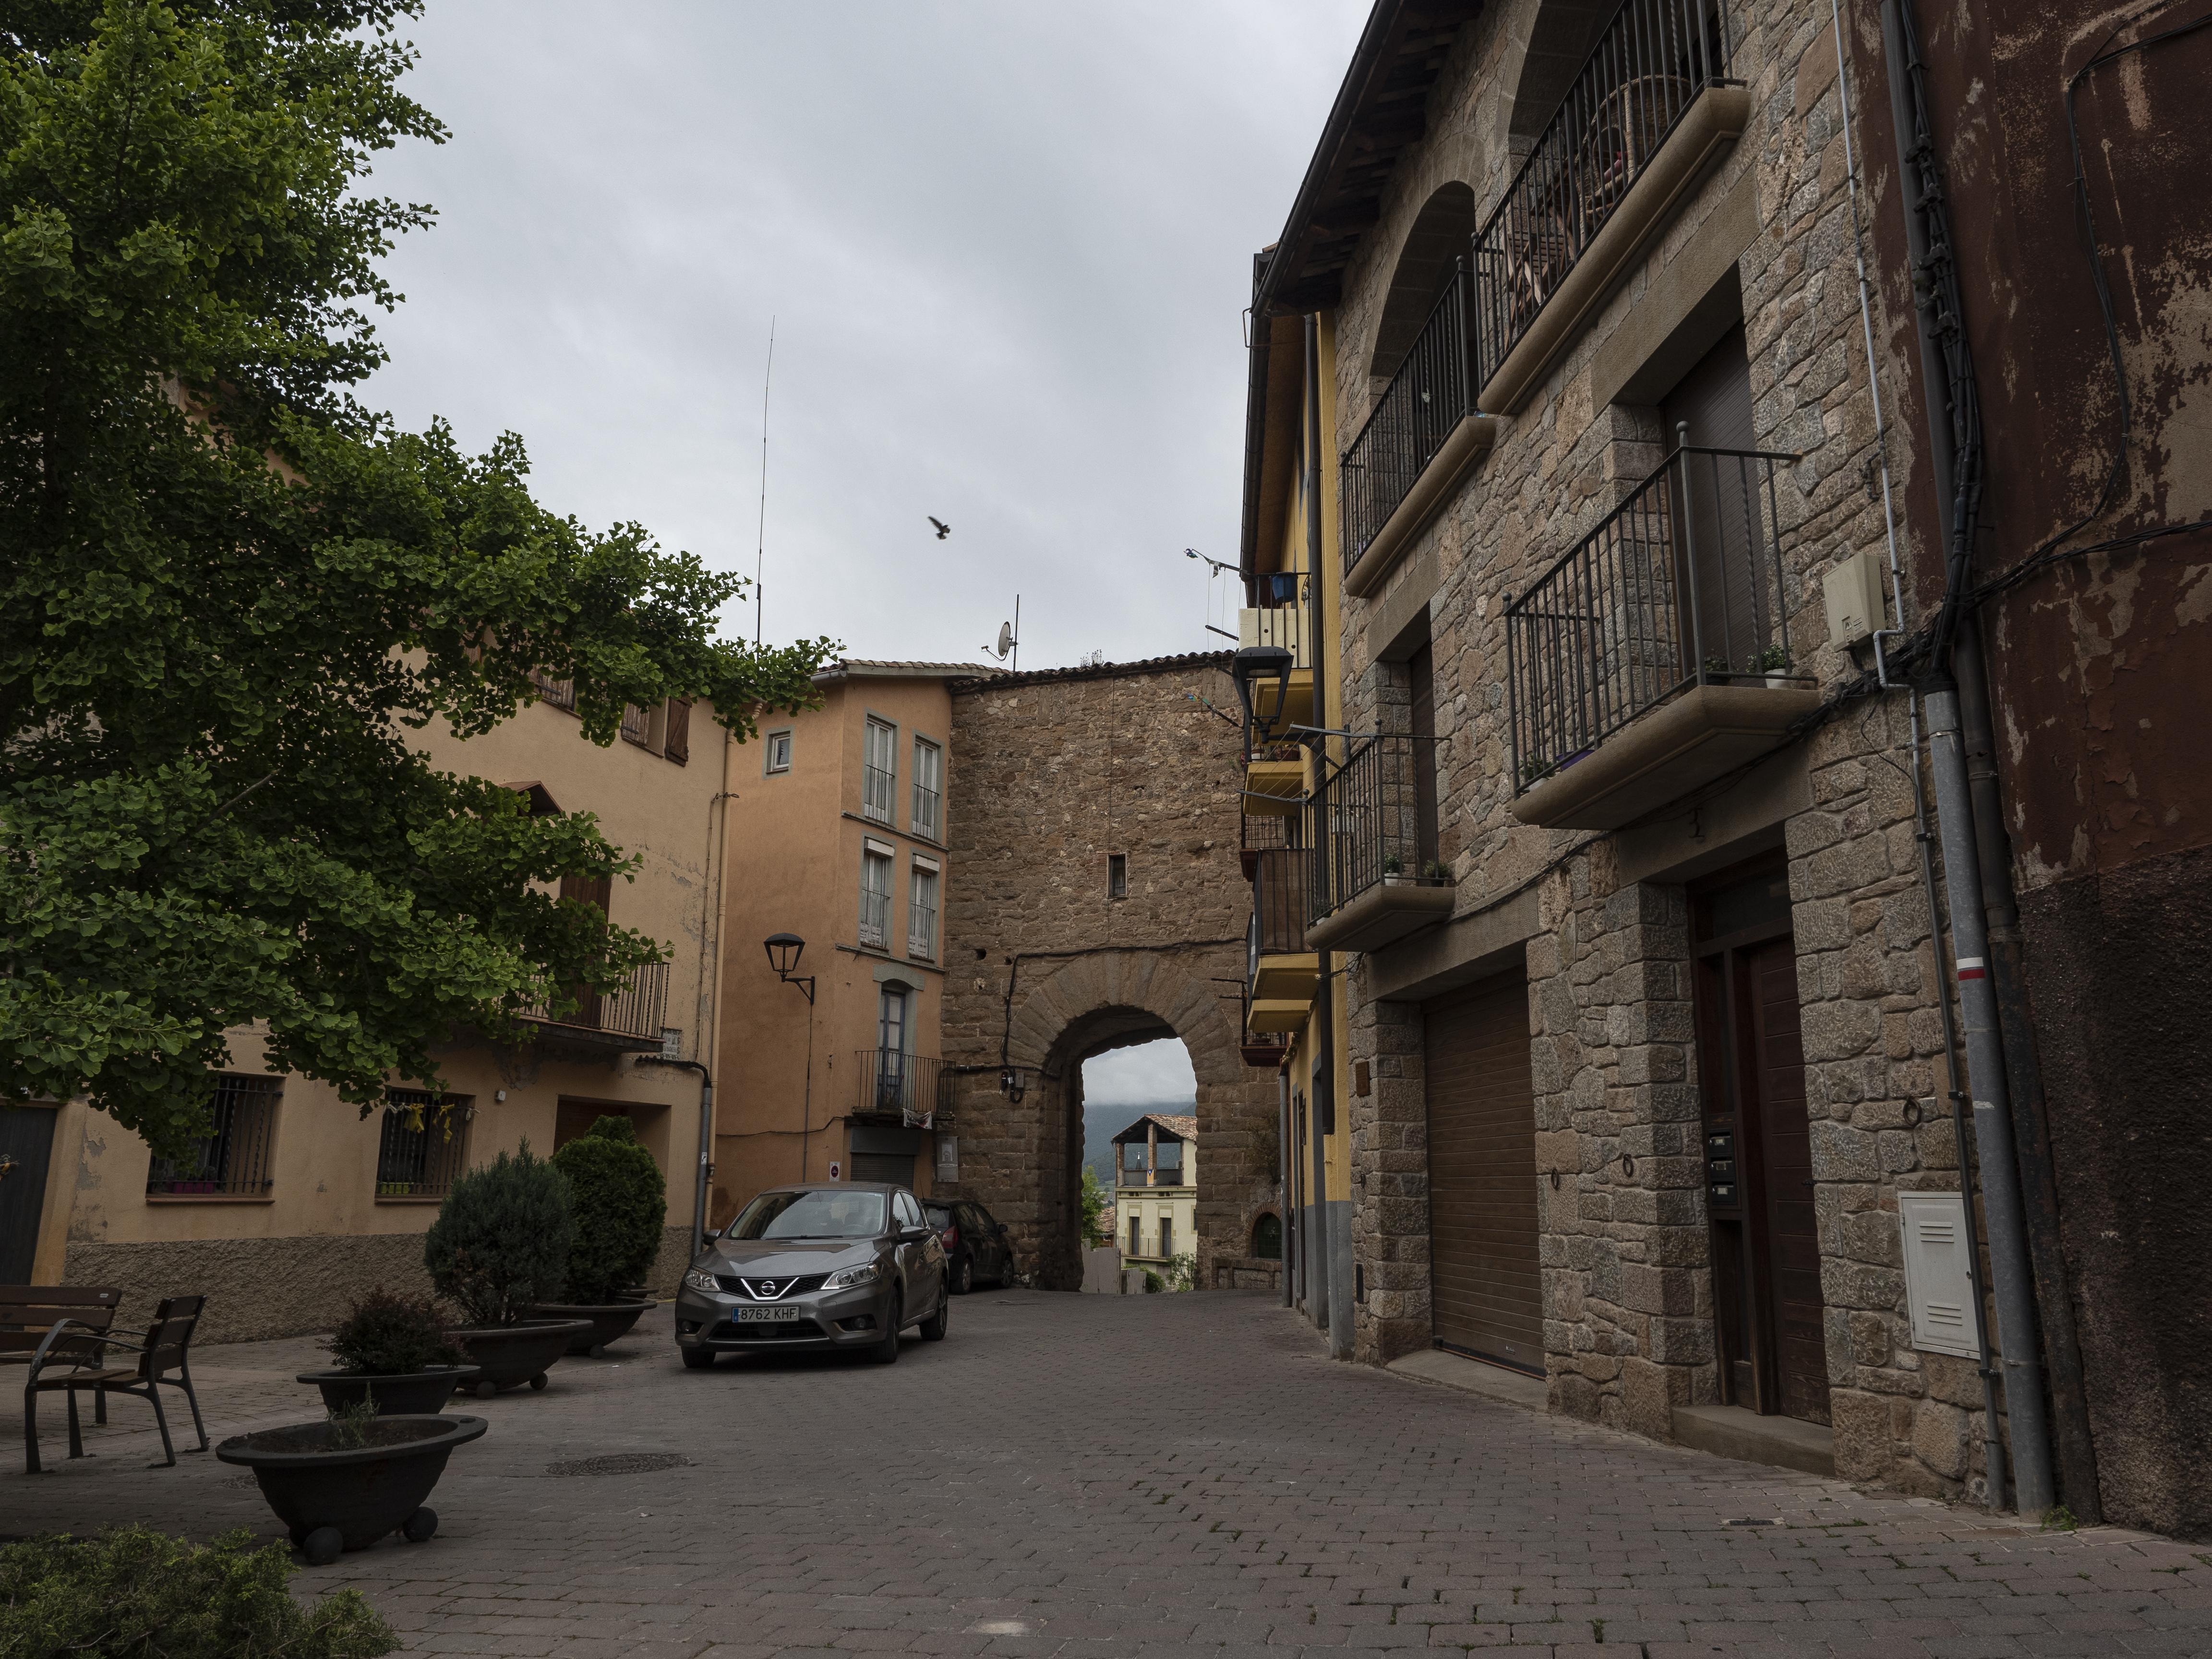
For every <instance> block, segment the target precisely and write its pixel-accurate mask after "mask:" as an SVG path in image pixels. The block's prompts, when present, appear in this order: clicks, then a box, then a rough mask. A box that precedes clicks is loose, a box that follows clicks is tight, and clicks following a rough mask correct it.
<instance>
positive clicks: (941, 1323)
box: [921, 1286, 952, 1342]
mask: <svg viewBox="0 0 2212 1659" xmlns="http://www.w3.org/2000/svg"><path fill="white" fill-rule="evenodd" d="M951 1320H952V1291H951V1288H950V1287H949V1286H948V1287H946V1288H945V1289H943V1290H940V1291H938V1293H937V1311H936V1312H935V1313H933V1314H932V1315H930V1316H929V1317H928V1318H927V1319H925V1320H923V1321H922V1322H921V1340H923V1341H925V1342H942V1341H944V1340H945V1326H946V1325H948V1324H950V1323H951Z"/></svg>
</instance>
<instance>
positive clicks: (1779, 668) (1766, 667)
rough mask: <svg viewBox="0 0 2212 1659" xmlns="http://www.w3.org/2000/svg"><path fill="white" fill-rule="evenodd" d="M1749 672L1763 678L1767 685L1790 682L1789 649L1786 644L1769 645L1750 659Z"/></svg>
mask: <svg viewBox="0 0 2212 1659" xmlns="http://www.w3.org/2000/svg"><path fill="white" fill-rule="evenodd" d="M1750 666H1751V671H1752V672H1753V673H1754V674H1759V675H1761V676H1763V677H1764V678H1765V681H1766V683H1767V684H1769V685H1787V684H1789V683H1790V649H1789V647H1787V646H1781V645H1770V646H1768V647H1766V649H1765V650H1764V651H1762V652H1760V653H1759V654H1758V655H1757V656H1756V657H1754V658H1753V659H1752V660H1751V664H1750Z"/></svg>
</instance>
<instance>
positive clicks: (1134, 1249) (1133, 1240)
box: [1129, 1216, 1144, 1255]
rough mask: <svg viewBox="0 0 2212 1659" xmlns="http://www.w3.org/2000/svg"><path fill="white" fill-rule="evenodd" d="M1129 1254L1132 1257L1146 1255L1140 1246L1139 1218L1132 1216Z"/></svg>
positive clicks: (1130, 1219)
mask: <svg viewBox="0 0 2212 1659" xmlns="http://www.w3.org/2000/svg"><path fill="white" fill-rule="evenodd" d="M1129 1254H1130V1255H1143V1254H1144V1251H1143V1250H1142V1249H1140V1248H1139V1246H1138V1243H1137V1218H1136V1217H1134V1216H1131V1217H1130V1218H1129Z"/></svg>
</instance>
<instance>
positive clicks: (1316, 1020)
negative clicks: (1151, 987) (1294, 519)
mask: <svg viewBox="0 0 2212 1659" xmlns="http://www.w3.org/2000/svg"><path fill="white" fill-rule="evenodd" d="M1305 325H1306V327H1305V333H1306V588H1307V592H1308V601H1309V603H1310V605H1311V606H1312V612H1311V617H1310V620H1309V622H1308V623H1307V624H1306V626H1307V638H1308V647H1307V651H1306V655H1307V656H1308V657H1309V658H1310V659H1312V662H1313V677H1314V710H1315V712H1316V714H1322V715H1323V717H1324V719H1326V710H1327V708H1328V704H1327V702H1326V699H1327V697H1328V684H1327V681H1326V678H1325V671H1324V667H1323V661H1322V639H1323V637H1324V635H1323V634H1322V626H1323V623H1324V619H1325V614H1326V613H1325V611H1324V609H1323V607H1322V580H1321V554H1322V536H1321V316H1320V313H1316V312H1311V311H1310V312H1308V313H1306V315H1305ZM1333 955H1334V952H1333V951H1322V952H1321V953H1320V968H1321V977H1320V980H1319V981H1318V982H1317V983H1316V985H1315V987H1314V1008H1313V1024H1314V1069H1313V1080H1312V1083H1311V1084H1310V1086H1309V1088H1308V1091H1307V1097H1308V1099H1309V1100H1310V1102H1311V1105H1310V1109H1309V1113H1308V1115H1307V1119H1306V1121H1307V1123H1308V1125H1309V1126H1310V1130H1311V1134H1312V1139H1313V1213H1314V1247H1315V1248H1314V1252H1313V1255H1314V1267H1315V1270H1316V1271H1315V1273H1314V1276H1313V1279H1312V1284H1311V1289H1310V1300H1309V1302H1308V1303H1307V1311H1308V1312H1310V1313H1311V1314H1312V1316H1313V1322H1314V1324H1315V1325H1316V1327H1317V1328H1320V1329H1322V1330H1325V1331H1327V1332H1328V1334H1329V1344H1328V1346H1329V1352H1330V1354H1331V1355H1332V1356H1335V1357H1341V1356H1339V1355H1337V1336H1336V1326H1337V1321H1336V1320H1335V1319H1334V1317H1332V1312H1331V1310H1332V1309H1333V1308H1334V1305H1335V1304H1336V1302H1337V1300H1338V1298H1337V1297H1336V1295H1335V1294H1334V1292H1335V1291H1336V1277H1337V1273H1336V1259H1337V1255H1338V1253H1339V1249H1340V1245H1339V1241H1338V1238H1337V1234H1338V1233H1339V1232H1340V1231H1343V1229H1341V1228H1340V1227H1338V1226H1337V1225H1335V1220H1336V1218H1334V1216H1332V1215H1330V1214H1329V1212H1328V1137H1327V1136H1326V1135H1325V1134H1323V1133H1322V1126H1323V1125H1325V1124H1328V1123H1333V1122H1334V1121H1335V1119H1336V1010H1335V1006H1334V1000H1333V999H1332V997H1331V996H1330V986H1329V977H1328V975H1329V962H1330V957H1332V956H1333ZM1344 1243H1345V1244H1347V1245H1348V1244H1349V1243H1350V1241H1349V1240H1348V1239H1347V1240H1346V1241H1344ZM1351 1314H1352V1310H1351V1308H1350V1307H1349V1306H1346V1308H1345V1310H1344V1316H1345V1322H1346V1326H1347V1328H1348V1327H1349V1323H1350V1320H1351ZM1347 1346H1348V1345H1347Z"/></svg>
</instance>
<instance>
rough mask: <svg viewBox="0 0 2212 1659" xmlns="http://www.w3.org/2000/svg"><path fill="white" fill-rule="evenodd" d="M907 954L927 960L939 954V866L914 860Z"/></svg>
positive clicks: (907, 924)
mask: <svg viewBox="0 0 2212 1659" xmlns="http://www.w3.org/2000/svg"><path fill="white" fill-rule="evenodd" d="M906 953H907V955H908V956H910V957H922V958H923V959H924V960H925V961H926V960H927V959H928V958H929V957H933V956H935V955H936V954H937V866H936V865H935V864H933V863H932V862H931V861H930V860H927V859H925V858H916V859H915V861H914V890H913V892H912V894H911V895H910V896H909V897H908V903H907V912H906Z"/></svg>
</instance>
